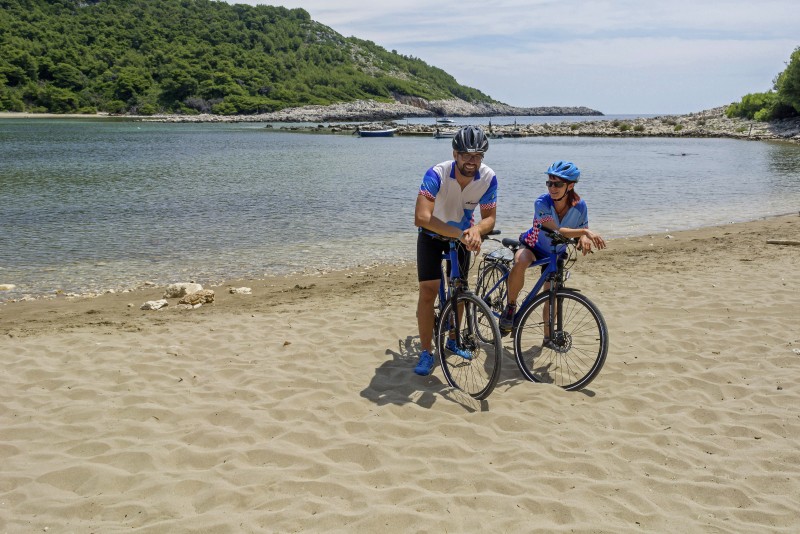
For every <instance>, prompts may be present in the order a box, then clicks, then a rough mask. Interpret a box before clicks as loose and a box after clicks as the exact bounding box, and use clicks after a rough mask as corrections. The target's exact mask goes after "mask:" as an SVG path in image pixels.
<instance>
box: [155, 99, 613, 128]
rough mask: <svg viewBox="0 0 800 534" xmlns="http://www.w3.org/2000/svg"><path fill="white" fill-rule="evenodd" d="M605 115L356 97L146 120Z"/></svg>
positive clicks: (580, 109)
mask: <svg viewBox="0 0 800 534" xmlns="http://www.w3.org/2000/svg"><path fill="white" fill-rule="evenodd" d="M550 115H553V116H568V115H580V116H595V115H596V116H602V115H603V114H602V113H601V112H600V111H597V110H595V109H589V108H587V107H583V106H578V107H557V106H544V107H515V106H509V105H506V104H489V103H476V104H473V103H470V102H466V101H464V100H461V99H457V98H454V99H449V100H434V101H428V100H424V99H422V98H410V97H401V98H400V99H399V100H396V101H395V102H376V101H375V100H357V101H355V102H343V103H339V104H332V105H330V106H303V107H298V108H286V109H282V110H280V111H274V112H271V113H258V114H254V115H211V114H207V113H205V114H200V115H166V116H164V115H154V116H151V117H143V118H142V119H143V120H148V121H161V122H347V121H362V122H363V121H392V120H399V119H405V118H413V117H444V116H447V117H500V116H520V117H523V116H550Z"/></svg>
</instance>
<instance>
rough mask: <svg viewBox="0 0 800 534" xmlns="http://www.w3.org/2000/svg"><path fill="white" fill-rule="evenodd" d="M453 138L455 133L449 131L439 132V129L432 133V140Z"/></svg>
mask: <svg viewBox="0 0 800 534" xmlns="http://www.w3.org/2000/svg"><path fill="white" fill-rule="evenodd" d="M455 136H456V132H453V131H449V130H447V131H442V130H439V128H436V131H435V132H433V138H434V139H452V138H453V137H455Z"/></svg>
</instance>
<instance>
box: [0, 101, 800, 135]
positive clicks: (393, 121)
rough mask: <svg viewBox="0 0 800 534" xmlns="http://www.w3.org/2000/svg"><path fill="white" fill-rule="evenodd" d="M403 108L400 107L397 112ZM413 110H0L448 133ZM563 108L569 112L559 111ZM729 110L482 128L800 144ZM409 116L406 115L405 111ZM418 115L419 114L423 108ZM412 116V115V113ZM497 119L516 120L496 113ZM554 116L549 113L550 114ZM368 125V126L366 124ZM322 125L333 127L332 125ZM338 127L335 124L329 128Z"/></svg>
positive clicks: (781, 125)
mask: <svg viewBox="0 0 800 534" xmlns="http://www.w3.org/2000/svg"><path fill="white" fill-rule="evenodd" d="M398 107H399V108H400V109H398ZM415 109H417V110H418V108H414V107H413V106H407V105H402V104H379V103H374V102H372V103H368V105H367V106H366V108H364V107H360V106H357V109H356V111H352V110H350V111H347V110H344V111H343V110H341V109H338V108H336V107H335V106H325V107H323V106H307V107H305V108H293V109H289V110H284V111H281V112H275V113H265V114H258V115H238V116H227V115H209V114H199V115H152V116H142V115H138V116H131V115H123V116H117V115H113V116H112V115H108V114H97V115H76V114H70V115H58V114H41V115H40V114H34V113H13V112H0V120H2V119H3V118H25V119H36V118H49V119H54V118H55V119H57V118H65V119H66V118H71V119H76V118H84V119H93V120H104V119H109V120H129V121H140V122H163V123H245V122H246V123H278V124H280V123H283V122H285V123H291V122H300V123H314V122H316V123H317V124H316V125H308V126H296V125H292V126H282V125H279V126H276V127H273V126H272V124H268V125H266V126H265V127H266V128H270V129H274V130H275V131H281V132H284V131H285V132H296V133H316V134H339V135H351V134H353V133H354V132H355V130H356V127H357V126H358V127H366V128H367V129H384V128H394V129H395V130H396V131H395V135H398V136H431V137H432V136H434V134H435V133H436V132H437V131H438V130H442V131H448V130H449V129H448V128H447V127H446V126H441V125H436V124H431V125H421V124H403V123H402V122H398V120H399V118H400V117H402V118H413V117H431V116H433V114H431V113H430V112H425V113H424V114H420V113H418V114H416V115H414V114H413V111H412V110H415ZM528 109H554V108H528ZM558 109H564V108H558ZM724 110H725V107H718V108H713V109H709V110H705V111H700V112H696V113H688V114H683V115H658V116H655V117H648V118H636V119H626V120H620V119H602V118H599V119H597V120H587V121H581V122H574V121H573V122H569V121H561V122H554V123H538V124H522V125H516V124H515V125H501V126H498V125H491V124H482V125H480V126H482V127H484V128H485V129H487V130H488V131H489V132H490V134H491V135H492V136H493V137H496V138H500V137H509V138H515V137H558V136H564V137H621V138H637V137H640V138H644V137H679V138H731V139H742V140H751V141H788V142H791V143H800V117H796V118H792V119H783V120H778V121H772V122H768V123H767V122H759V121H754V120H747V119H739V118H728V117H727V116H726V115H725V113H724ZM403 111H405V112H406V113H405V114H403V113H402V112H403ZM418 111H419V110H418ZM409 113H412V114H409ZM452 116H454V117H462V118H468V117H471V116H472V117H485V116H487V115H486V114H480V115H475V114H472V115H457V114H454V115H452ZM494 116H506V117H508V116H515V115H513V114H509V115H494ZM516 116H539V115H536V114H528V115H516ZM548 116H550V115H548ZM554 116H560V117H569V116H583V117H586V116H593V115H591V114H587V115H580V114H577V113H576V114H562V115H554ZM364 122H366V124H364ZM322 123H329V124H328V125H327V126H326V125H325V124H322ZM330 123H335V124H330Z"/></svg>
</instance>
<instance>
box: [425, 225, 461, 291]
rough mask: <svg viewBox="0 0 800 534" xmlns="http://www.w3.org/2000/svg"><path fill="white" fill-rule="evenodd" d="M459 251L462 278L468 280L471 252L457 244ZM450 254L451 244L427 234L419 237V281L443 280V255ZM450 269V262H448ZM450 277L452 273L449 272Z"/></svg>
mask: <svg viewBox="0 0 800 534" xmlns="http://www.w3.org/2000/svg"><path fill="white" fill-rule="evenodd" d="M456 249H457V250H458V266H459V269H460V270H461V278H463V279H465V280H466V278H467V274H468V273H469V262H470V258H471V256H472V255H471V254H470V252H469V251H468V250H467V249H466V248H465V247H464V245H463V244H462V243H460V242H459V243H457V244H456ZM448 252H450V242H449V241H442V240H441V239H436V238H435V237H432V236H431V235H429V234H426V233H425V232H420V233H419V234H418V235H417V279H418V280H419V281H420V282H427V281H429V280H440V279H441V278H442V254H446V253H448ZM447 268H448V269H449V268H450V262H449V261H448V262H447ZM447 275H448V276H449V275H450V273H449V272H448V273H447Z"/></svg>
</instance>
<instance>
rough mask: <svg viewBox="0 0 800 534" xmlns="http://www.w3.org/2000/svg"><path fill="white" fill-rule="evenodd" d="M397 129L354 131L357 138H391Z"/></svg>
mask: <svg viewBox="0 0 800 534" xmlns="http://www.w3.org/2000/svg"><path fill="white" fill-rule="evenodd" d="M396 131H397V128H386V129H384V130H360V129H359V130H356V133H357V134H358V136H359V137H393V136H394V133H395V132H396Z"/></svg>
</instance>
